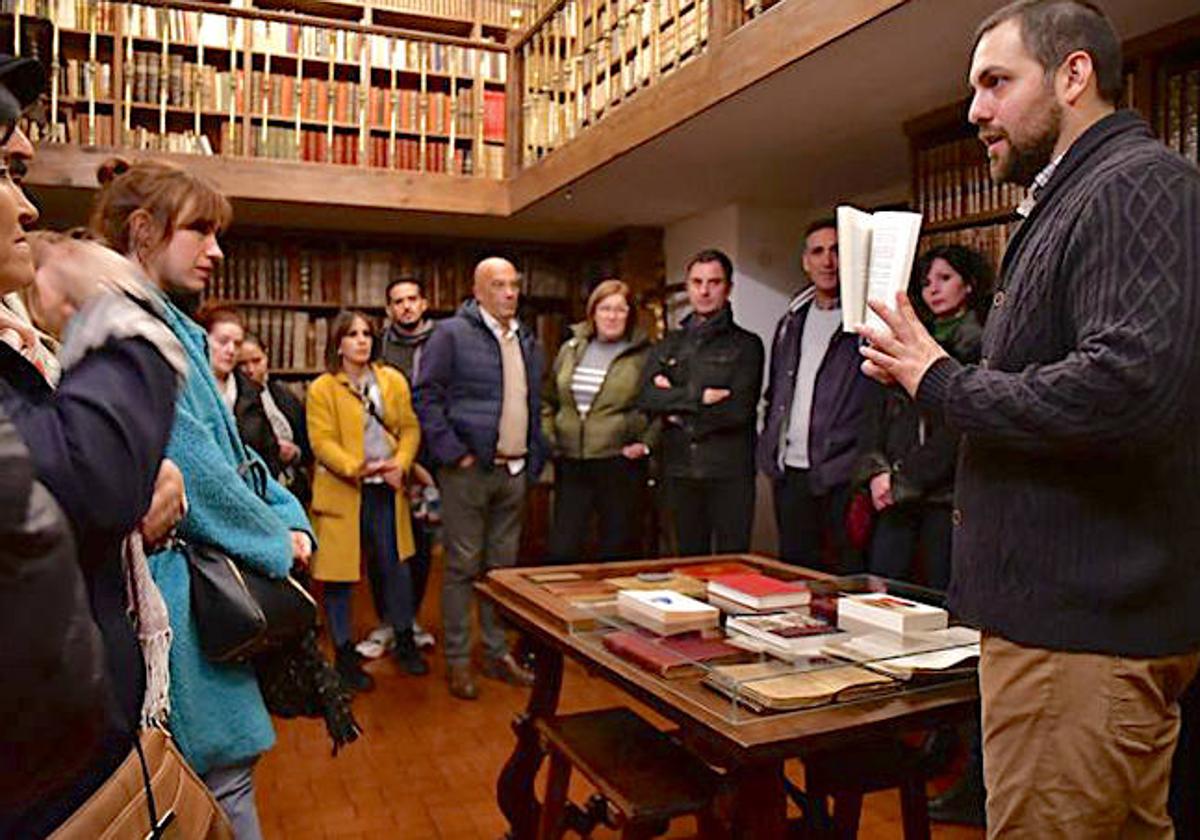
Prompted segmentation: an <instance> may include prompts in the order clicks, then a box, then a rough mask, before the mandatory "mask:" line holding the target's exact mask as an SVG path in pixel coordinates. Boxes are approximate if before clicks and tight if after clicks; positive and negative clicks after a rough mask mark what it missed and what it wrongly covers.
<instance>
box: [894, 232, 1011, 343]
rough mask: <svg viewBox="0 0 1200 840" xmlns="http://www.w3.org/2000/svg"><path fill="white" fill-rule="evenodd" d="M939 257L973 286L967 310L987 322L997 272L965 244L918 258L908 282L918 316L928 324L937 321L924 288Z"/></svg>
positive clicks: (909, 294)
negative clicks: (925, 296) (924, 294)
mask: <svg viewBox="0 0 1200 840" xmlns="http://www.w3.org/2000/svg"><path fill="white" fill-rule="evenodd" d="M937 259H942V260H945V261H946V262H947V263H949V264H950V267H951V268H953V269H954V270H955V271H957V272H958V273H959V274H960V275H961V276H962V279H963V282H965V283H966V284H967V285H969V286H970V287H971V291H970V292H968V293H967V309H969V310H971V311H972V312H974V313H975V317H976V318H978V319H979V323H980V324H983V322H984V321H985V320H986V319H987V314H988V310H989V309H990V308H991V306H992V288H993V286H994V285H995V282H996V273H995V271H994V270H993V269H992V264H991V262H990V261H989V260H988V258H987V257H985V256H984V255H983V254H981V253H980V252H979V251H976V250H975V249H974V248H968V247H966V246H965V245H938V246H937V247H935V248H930V249H929V250H928V251H926V252H925V253H923V254H922V255H921V256H920V257H919V258H918V259H917V261H916V263H915V264H914V265H913V272H912V278H911V279H910V280H909V282H908V299H909V300H910V301H912V305H913V309H915V310H916V312H917V317H919V318H920V319H921V322H922V323H924V324H925V325H926V326H928V325H930V324H932V323H933V321H934V317H933V312H931V311H930V309H929V307H928V306H927V305H926V303H925V298H924V297H923V296H922V295H921V289H922V287H923V285H924V283H925V276H926V275H927V274H929V268H930V266H932V265H933V261H934V260H937Z"/></svg>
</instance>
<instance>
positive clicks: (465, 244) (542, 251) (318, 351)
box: [205, 229, 602, 381]
mask: <svg viewBox="0 0 1200 840" xmlns="http://www.w3.org/2000/svg"><path fill="white" fill-rule="evenodd" d="M595 247H602V246H600V245H597V246H594V248H595ZM222 248H223V250H224V252H225V259H224V261H223V262H222V263H221V267H220V270H219V271H218V273H217V275H216V276H215V277H214V278H213V280H212V281H211V283H210V284H209V286H208V288H207V289H206V290H205V299H206V300H207V301H212V302H220V303H224V304H228V305H232V306H236V307H237V308H238V309H239V310H240V311H241V312H242V313H243V314H244V316H245V318H246V320H247V324H248V328H249V330H250V331H251V332H253V333H255V334H257V335H258V336H260V338H261V339H262V341H263V347H264V349H265V350H267V352H268V355H269V356H270V359H271V366H272V370H273V372H274V374H275V375H276V376H279V377H281V378H287V379H295V380H301V381H303V380H308V379H310V378H312V377H314V376H316V375H318V374H319V373H321V372H322V370H323V360H324V356H325V349H326V346H327V342H328V336H329V323H330V320H331V319H332V318H333V316H334V315H336V314H337V313H338V312H339V311H340V310H342V309H361V310H364V311H366V312H368V313H370V314H372V315H374V316H377V317H382V316H383V314H384V302H385V300H386V289H387V285H388V283H389V282H390V281H391V280H392V279H394V278H396V277H401V276H411V277H417V278H419V279H421V280H422V282H423V283H424V286H425V294H426V297H427V298H428V300H429V304H430V311H431V313H432V315H433V316H434V317H447V316H449V315H451V314H453V312H454V311H455V309H456V308H457V307H458V306H459V304H460V303H462V301H463V300H465V299H466V298H467V297H469V296H470V295H471V282H472V271H473V269H474V266H475V264H476V262H477V261H478V260H479V259H480V258H482V257H483V256H485V255H487V254H490V253H504V254H505V255H507V256H508V257H509V258H510V259H512V260H513V261H514V263H515V264H516V265H517V267H518V270H520V272H521V276H522V311H521V316H522V318H523V319H524V320H525V321H526V322H527V323H528V324H529V325H530V326H531V327H532V328H533V329H534V330H535V332H536V333H537V336H538V339H539V341H540V342H541V343H542V346H543V349H544V351H545V353H546V355H547V357H548V358H553V355H554V354H555V353H556V352H557V350H558V346H559V344H560V343H561V342H562V339H563V338H564V336H565V335H566V328H567V326H568V325H569V324H570V323H571V322H572V321H573V320H576V319H578V318H581V317H582V315H583V311H584V303H585V301H586V293H587V288H586V285H587V281H588V280H595V279H597V278H594V277H590V275H587V272H589V271H592V270H594V265H595V261H594V259H592V260H589V259H586V258H585V256H586V255H588V254H589V251H588V249H587V248H583V249H580V248H576V247H567V246H548V245H538V244H518V245H515V246H513V245H504V246H501V245H499V244H497V243H490V244H489V243H486V242H480V241H476V240H453V239H445V240H434V239H422V240H409V239H404V238H400V237H387V238H386V239H383V238H370V237H352V236H336V237H331V236H329V235H328V234H322V233H318V232H313V233H311V234H309V233H303V232H292V233H288V234H286V235H282V236H281V235H279V234H278V232H272V231H255V230H250V229H239V230H237V231H235V232H234V234H233V235H231V236H230V237H229V238H228V239H227V240H226V241H223V243H222ZM594 248H593V250H594Z"/></svg>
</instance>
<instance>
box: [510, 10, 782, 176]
mask: <svg viewBox="0 0 1200 840" xmlns="http://www.w3.org/2000/svg"><path fill="white" fill-rule="evenodd" d="M774 2H775V0H753V2H746V3H745V5H741V4H740V2H739V1H738V0H556V2H553V3H549V4H545V7H544V8H542V9H541V11H540V12H539V14H538V17H537V19H536V20H535V21H534V22H533V25H532V26H531V27H530V28H529V29H527V30H526V31H525V32H524V33H523V34H522V36H521V37H520V38H519V39H518V41H517V42H516V43H515V44H514V47H513V59H514V60H513V66H514V73H515V74H516V78H515V79H514V81H515V82H518V83H519V85H520V88H519V90H518V91H516V93H517V94H518V95H519V96H520V99H521V103H520V129H521V131H520V141H519V155H518V158H519V164H520V166H521V167H527V166H530V165H531V164H533V163H535V162H537V161H538V160H540V159H541V158H543V157H544V156H545V155H547V154H549V153H550V152H551V151H553V150H554V149H556V148H558V147H560V146H562V145H563V144H564V143H566V142H568V141H570V140H571V139H573V138H574V137H576V136H577V135H578V134H579V133H580V132H581V131H583V130H584V129H585V128H587V127H588V126H591V125H595V124H596V123H598V122H599V121H600V120H602V119H604V118H605V117H606V116H607V115H609V114H611V113H613V111H614V110H615V109H616V108H618V107H619V106H620V105H622V104H623V103H625V102H627V101H629V100H630V99H632V98H634V97H636V96H637V94H638V93H639V92H640V91H643V90H646V89H648V88H650V87H652V86H653V85H655V84H656V83H658V82H659V80H660V79H662V78H663V77H665V76H667V75H669V74H671V73H672V72H674V71H675V70H678V69H679V68H681V67H683V66H685V65H686V64H687V63H688V62H690V61H692V60H694V59H696V58H698V57H699V56H700V55H702V54H704V53H705V52H706V51H707V50H708V49H709V47H710V45H711V44H712V43H713V42H714V41H715V40H719V39H721V38H723V37H725V36H726V35H728V34H729V33H730V32H732V31H733V30H735V29H737V28H738V27H740V26H741V25H742V24H743V23H745V22H746V21H748V20H750V19H752V18H753V17H756V16H758V15H759V14H761V13H762V12H764V11H765V10H766V9H767V8H769V7H770V6H771V5H773V4H774Z"/></svg>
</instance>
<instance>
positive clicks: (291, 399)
mask: <svg viewBox="0 0 1200 840" xmlns="http://www.w3.org/2000/svg"><path fill="white" fill-rule="evenodd" d="M267 387H268V388H269V389H270V390H271V397H272V399H274V400H275V405H277V406H278V407H279V410H280V411H282V412H283V416H284V417H286V418H287V421H288V425H289V426H291V427H292V442H293V443H295V444H296V446H298V447H300V457H299V458H298V459H297V460H295V461H293V462H292V463H291V464H289V465H288V466H289V467H290V469H288V470H285V471H284V473H283V479H284V486H285V487H287V489H289V490H291V491H292V493H293V494H295V496H296V498H297V499H299V500H300V504H302V505H304V506H305V507H308V504H309V502H311V501H312V468H313V451H312V446H311V444H309V442H308V421H307V420H306V419H305V416H304V403H303V402H301V401H300V398H299V397H297V396H296V394H295V393H294V392H293V391H292V389H291V388H289V387H288V386H286V385H284V384H283V383H282V382H278V381H276V380H274V379H268V380H267Z"/></svg>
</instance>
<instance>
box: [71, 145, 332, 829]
mask: <svg viewBox="0 0 1200 840" xmlns="http://www.w3.org/2000/svg"><path fill="white" fill-rule="evenodd" d="M97 178H98V180H99V182H100V192H99V195H98V196H97V198H96V203H95V205H94V207H93V208H92V217H91V225H90V226H91V229H92V231H93V232H94V233H95V234H96V235H97V236H98V237H99V238H100V239H102V240H103V241H104V242H105V243H106V244H107V245H108V246H109V247H111V248H113V249H114V250H116V251H118V252H119V253H122V254H125V255H127V256H128V257H129V258H131V259H132V260H133V261H134V262H135V263H137V264H138V266H139V267H140V268H141V269H142V270H143V271H144V272H145V273H146V275H147V277H149V279H150V281H151V282H152V283H153V284H154V286H155V287H156V292H157V294H156V301H155V302H156V304H157V305H159V306H161V308H162V310H163V319H164V320H165V321H166V324H167V326H168V327H169V328H170V330H171V332H172V333H173V334H174V336H175V338H176V339H178V341H179V343H180V344H182V345H183V350H184V353H185V355H186V364H187V367H188V374H187V381H186V384H185V385H184V387H183V389H182V390H181V391H180V394H179V398H178V400H177V401H176V404H175V423H174V426H173V428H172V429H171V437H170V442H169V444H168V446H167V455H168V457H170V459H171V460H172V461H174V462H175V463H176V464H177V465H178V466H179V469H180V470H181V471H182V473H183V477H184V483H185V485H186V488H187V502H188V508H187V514H186V516H184V518H183V520H182V521H181V522H180V523H179V528H178V534H179V536H180V537H181V538H182V539H183V540H185V541H194V542H197V543H203V544H205V545H208V546H212V547H214V548H216V549H219V550H220V551H223V552H224V553H226V554H228V555H229V556H230V557H233V558H236V560H237V561H238V562H239V563H241V564H243V565H245V566H246V567H249V568H253V569H254V570H255V571H257V572H259V573H261V574H265V575H268V576H270V577H274V578H283V577H285V576H286V575H287V574H288V572H289V571H290V570H291V568H292V565H293V563H299V564H301V565H303V564H305V563H307V561H308V558H309V555H310V554H311V552H312V547H313V546H312V536H311V530H310V526H309V524H308V519H307V517H306V516H305V514H304V510H303V509H302V508H301V507H300V503H299V502H298V501H296V498H295V497H294V496H293V495H292V494H291V493H289V492H288V491H287V490H285V489H284V488H283V487H281V486H280V485H279V484H278V483H276V482H275V481H274V480H273V479H271V478H269V477H268V478H266V480H265V481H264V482H262V483H261V484H260V482H258V481H256V480H255V476H256V475H261V473H262V472H264V471H265V467H264V465H263V463H262V460H261V459H260V458H259V457H258V456H257V455H255V454H254V453H253V451H252V450H249V449H247V447H246V446H245V444H243V443H242V440H241V438H240V436H239V435H238V430H237V426H236V424H235V422H234V419H233V415H232V414H231V413H230V411H229V409H228V408H226V406H225V403H224V400H223V399H222V395H221V391H220V390H219V389H218V387H217V384H216V381H215V380H214V379H213V376H212V373H211V372H210V361H209V353H208V347H207V340H206V339H207V337H206V335H205V333H204V331H203V330H202V329H201V328H200V327H199V326H198V325H197V324H196V323H195V322H194V321H193V320H192V319H191V318H189V317H188V316H187V315H186V314H185V313H184V311H183V310H182V309H181V308H179V306H177V305H176V301H180V302H183V301H187V300H189V299H194V297H195V295H197V294H198V293H200V292H201V291H203V289H204V287H205V285H206V284H207V282H208V280H209V279H210V278H211V277H212V275H213V273H214V272H215V271H216V268H217V265H218V263H219V262H220V260H221V258H222V253H221V247H220V245H219V244H218V243H217V235H218V234H219V233H220V232H221V231H223V230H224V229H225V228H226V227H227V226H228V224H229V222H230V220H231V218H232V210H231V208H230V206H229V202H228V201H227V200H226V199H225V197H224V196H223V195H222V194H221V193H220V192H219V191H218V190H217V189H216V188H215V187H214V186H213V185H212V184H210V183H209V182H208V181H206V180H204V179H202V178H200V177H198V176H196V175H193V174H191V173H189V172H187V171H186V170H184V169H181V168H180V167H178V166H175V165H173V164H170V163H165V162H162V161H156V160H139V161H137V162H134V163H129V162H127V161H124V160H121V159H119V158H114V159H111V160H109V161H107V162H105V163H104V164H102V165H101V167H100V170H99V172H98V173H97ZM150 571H151V573H152V574H153V576H154V580H155V582H156V583H157V584H158V586H159V588H160V589H161V590H162V594H163V598H164V599H165V600H166V603H167V609H168V611H169V613H170V621H171V630H172V633H173V640H172V645H171V655H170V672H171V692H170V698H171V716H170V727H171V732H172V734H173V735H174V736H175V739H176V741H177V742H178V744H179V748H180V749H181V750H182V751H183V754H184V756H186V758H187V759H188V762H189V763H190V764H191V765H192V767H194V768H195V770H196V772H197V773H199V774H200V776H201V778H203V780H204V782H205V784H207V785H208V787H209V788H210V789H211V790H212V792H213V794H214V795H215V796H216V798H217V801H218V802H220V804H221V805H222V807H223V808H224V809H225V812H226V813H227V814H228V815H229V819H230V822H232V823H233V827H234V831H235V833H236V835H237V838H238V840H258V838H260V837H261V836H262V832H261V829H260V827H259V823H258V813H257V808H256V806H255V803H254V782H253V770H254V764H255V762H256V761H257V760H258V757H259V755H261V754H262V753H263V752H265V751H266V750H268V749H270V747H271V745H272V744H273V743H274V741H275V732H274V730H273V729H272V727H271V719H270V716H269V715H268V713H267V708H266V705H265V704H264V702H263V697H262V693H261V691H260V690H259V686H258V682H257V679H256V677H255V672H254V668H253V667H252V666H251V665H250V664H243V663H216V662H211V661H209V660H208V659H207V658H205V656H204V655H203V653H202V652H201V648H200V640H199V636H198V632H197V628H196V622H195V621H194V620H193V616H192V609H191V599H190V592H191V586H190V580H189V576H188V560H187V557H186V556H185V554H184V552H183V551H181V550H179V549H178V548H176V547H175V546H174V545H171V546H169V547H168V548H166V549H164V550H162V551H159V552H157V553H156V554H153V555H152V556H151V557H150Z"/></svg>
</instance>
